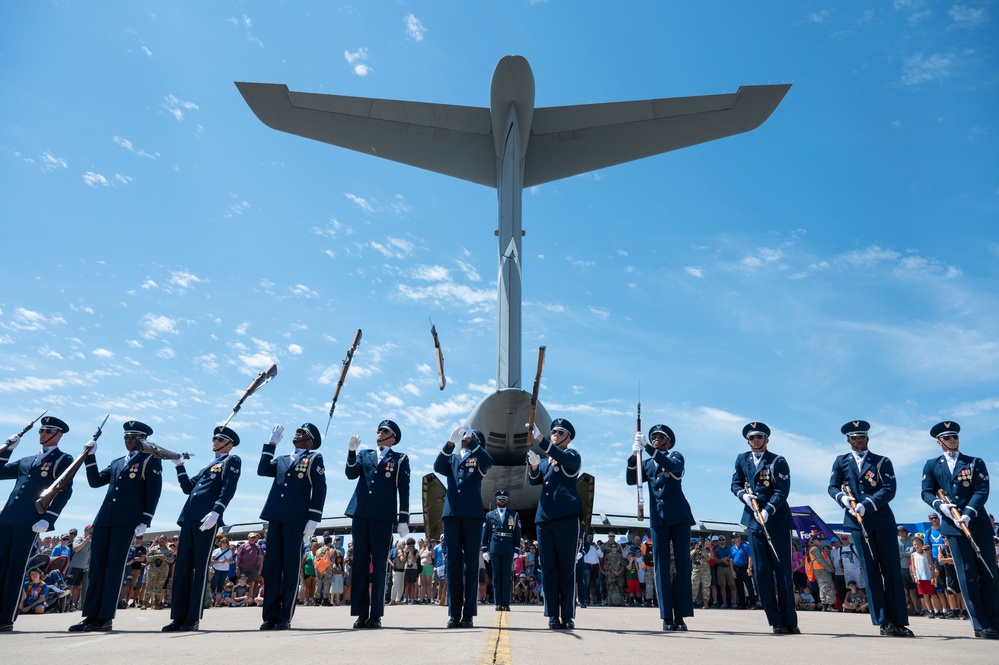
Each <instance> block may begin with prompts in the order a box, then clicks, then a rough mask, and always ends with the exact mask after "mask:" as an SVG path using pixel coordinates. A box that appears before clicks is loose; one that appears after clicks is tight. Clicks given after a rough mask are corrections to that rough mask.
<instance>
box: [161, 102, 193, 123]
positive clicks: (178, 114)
mask: <svg viewBox="0 0 999 665" xmlns="http://www.w3.org/2000/svg"><path fill="white" fill-rule="evenodd" d="M163 99H164V101H165V103H164V104H163V108H164V109H166V110H167V112H168V113H170V114H171V115H172V116H173V117H174V118H176V119H177V121H178V122H180V121H183V120H184V112H185V111H197V110H199V109H198V105H197V104H195V103H194V102H188V101H185V100H183V99H178V98H177V97H176V96H174V95H167V96H166V97H164V98H163Z"/></svg>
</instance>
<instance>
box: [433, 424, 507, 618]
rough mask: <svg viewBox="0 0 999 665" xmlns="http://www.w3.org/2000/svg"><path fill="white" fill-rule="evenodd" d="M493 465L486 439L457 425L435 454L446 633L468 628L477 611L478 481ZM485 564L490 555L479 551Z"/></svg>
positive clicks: (483, 516) (481, 518)
mask: <svg viewBox="0 0 999 665" xmlns="http://www.w3.org/2000/svg"><path fill="white" fill-rule="evenodd" d="M492 466H493V458H492V456H491V455H490V454H489V453H487V452H486V437H485V436H484V435H483V434H482V432H480V431H479V430H477V429H472V428H470V427H468V426H467V425H459V426H458V427H456V428H455V430H454V431H453V432H451V436H450V437H449V438H448V440H447V443H445V444H444V448H443V449H442V450H441V452H440V453H438V454H437V459H436V460H435V461H434V471H436V472H437V473H439V474H441V475H442V476H444V477H445V478H446V479H447V492H446V493H445V494H444V511H443V521H444V537H445V539H447V543H448V548H447V575H448V580H447V588H448V613H449V614H450V617H451V618H450V619H448V622H447V627H448V628H458V627H461V628H471V627H472V625H473V624H472V617H474V616H475V615H476V614H477V613H478V612H477V603H476V595H477V594H476V591H477V589H478V583H479V554H480V552H479V550H480V549H481V548H482V527H483V524H484V523H485V519H486V511H485V510H484V509H483V507H482V479H483V478H485V476H486V474H487V473H488V472H489V469H491V468H492ZM483 556H484V557H485V559H486V561H488V560H489V558H490V557H489V553H488V552H484V554H483Z"/></svg>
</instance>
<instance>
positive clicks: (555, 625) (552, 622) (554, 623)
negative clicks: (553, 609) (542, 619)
mask: <svg viewBox="0 0 999 665" xmlns="http://www.w3.org/2000/svg"><path fill="white" fill-rule="evenodd" d="M548 628H550V629H551V630H561V629H562V624H561V623H559V620H558V617H552V618H550V619H548Z"/></svg>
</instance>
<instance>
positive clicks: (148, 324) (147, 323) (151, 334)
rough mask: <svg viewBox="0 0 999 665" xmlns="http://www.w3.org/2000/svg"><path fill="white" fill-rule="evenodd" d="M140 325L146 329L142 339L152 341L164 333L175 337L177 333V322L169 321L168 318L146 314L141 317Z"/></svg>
mask: <svg viewBox="0 0 999 665" xmlns="http://www.w3.org/2000/svg"><path fill="white" fill-rule="evenodd" d="M141 323H142V325H143V326H144V327H145V328H146V332H144V333H142V337H143V338H144V339H154V338H156V337H158V336H160V335H163V334H165V333H169V334H171V335H176V334H178V332H179V331H178V330H177V321H176V320H174V319H171V318H170V317H169V316H156V315H155V314H146V315H145V316H143V317H142V321H141Z"/></svg>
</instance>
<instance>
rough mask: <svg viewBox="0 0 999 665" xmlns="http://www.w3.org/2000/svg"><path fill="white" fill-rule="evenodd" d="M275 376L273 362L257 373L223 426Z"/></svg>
mask: <svg viewBox="0 0 999 665" xmlns="http://www.w3.org/2000/svg"><path fill="white" fill-rule="evenodd" d="M275 376H277V365H273V364H272V365H271V366H270V367H268V368H267V370H266V371H263V372H261V373H260V374H257V378H255V379H254V380H253V383H251V384H250V387H249V388H247V389H246V392H244V393H243V396H242V397H240V398H239V401H238V402H236V406H234V407H232V413H230V414H229V417H228V418H226V419H225V422H224V423H222V427H225V426H227V425H228V424H229V421H230V420H232V419H233V417H234V416H235V415H236V412H238V411H239V409H240V407H242V406H243V402H245V401H246V398H247V397H249V396H250V395H252V394H253V393H255V392H257V390H259V389H260V386H262V385H264V384H265V383H267V382H268V381H270V380H271V379H273V378H274V377H275ZM167 459H169V458H167Z"/></svg>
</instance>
